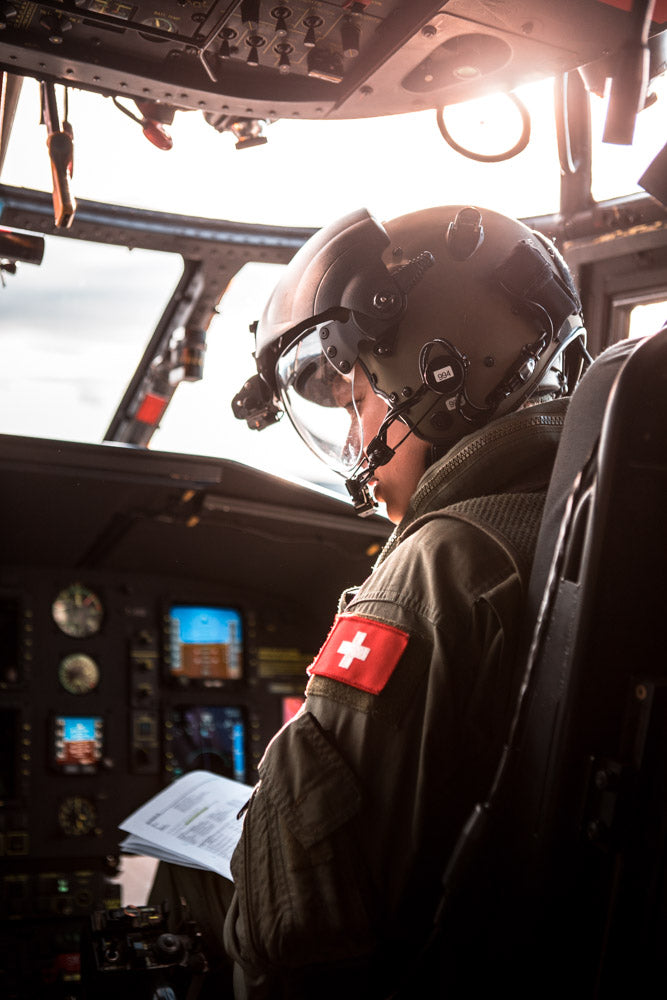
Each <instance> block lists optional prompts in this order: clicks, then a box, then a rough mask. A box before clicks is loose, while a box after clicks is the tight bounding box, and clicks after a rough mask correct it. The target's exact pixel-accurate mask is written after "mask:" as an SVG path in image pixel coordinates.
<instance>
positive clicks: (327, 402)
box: [276, 329, 365, 477]
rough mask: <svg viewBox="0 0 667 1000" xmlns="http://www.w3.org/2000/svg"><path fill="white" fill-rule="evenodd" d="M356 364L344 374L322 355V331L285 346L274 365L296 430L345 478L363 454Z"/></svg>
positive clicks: (308, 333)
mask: <svg viewBox="0 0 667 1000" xmlns="http://www.w3.org/2000/svg"><path fill="white" fill-rule="evenodd" d="M357 368H358V366H355V367H354V368H353V369H352V371H351V372H350V374H349V375H342V374H341V373H340V372H338V371H337V370H336V369H335V368H334V367H333V365H332V364H331V362H330V361H328V360H327V357H326V355H325V354H323V353H322V342H321V340H320V336H319V329H315V330H309V331H308V332H307V333H305V334H304V336H303V337H301V338H300V339H299V340H297V341H295V342H294V343H293V344H291V345H290V346H289V347H288V348H286V349H285V350H284V351H283V353H282V354H281V355H280V357H279V359H278V363H277V365H276V381H277V385H278V388H279V391H280V396H281V399H282V403H283V406H284V408H285V411H286V413H287V415H288V416H289V418H290V420H291V421H292V424H293V425H294V427H295V429H296V431H297V433H298V434H299V436H300V437H301V438H302V439H303V441H305V443H306V444H307V445H308V447H309V448H310V449H311V451H313V452H314V453H315V454H316V455H317V457H318V458H320V459H322V461H323V462H325V463H326V465H328V466H329V468H330V469H333V470H334V472H338V473H339V474H340V475H342V476H345V477H348V476H349V475H350V474H351V473H352V472H353V471H354V470H355V469H356V467H357V466H358V465H359V463H360V461H361V459H362V457H363V444H364V443H363V436H362V430H361V421H360V419H359V414H358V412H357V406H356V403H355V398H354V397H355V393H354V378H355V372H356V371H357ZM361 377H365V376H361Z"/></svg>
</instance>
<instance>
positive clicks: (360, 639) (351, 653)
mask: <svg viewBox="0 0 667 1000" xmlns="http://www.w3.org/2000/svg"><path fill="white" fill-rule="evenodd" d="M365 638H366V633H365V632H357V634H356V635H355V637H354V639H353V640H352V642H350V641H349V639H344V640H343V641H342V642H341V644H340V646H339V647H338V652H339V653H342V654H343V658H342V660H341V661H340V663H339V664H338V666H339V667H340V668H341V669H342V670H349V669H350V667H351V666H352V662H353V660H365V659H366V657H367V656H368V654H369V653H370V651H371V648H370V646H364V639H365Z"/></svg>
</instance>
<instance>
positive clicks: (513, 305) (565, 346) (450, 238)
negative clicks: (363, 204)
mask: <svg viewBox="0 0 667 1000" xmlns="http://www.w3.org/2000/svg"><path fill="white" fill-rule="evenodd" d="M253 329H254V331H255V339H256V351H255V360H256V365H257V371H258V374H257V375H256V376H253V378H252V379H249V380H248V382H247V383H246V384H245V386H244V387H243V389H242V390H241V391H240V392H239V393H238V394H237V396H236V397H235V398H234V400H233V403H232V407H233V409H234V412H235V414H236V416H238V417H239V418H243V419H246V420H247V422H248V424H249V426H251V427H254V428H257V429H261V428H262V427H265V426H267V425H268V424H269V423H272V422H273V421H274V420H276V419H278V417H279V416H280V415H281V412H282V411H284V412H286V413H287V414H288V416H289V418H290V419H291V421H292V423H293V425H294V427H295V428H296V430H297V432H298V433H299V435H300V436H301V437H302V438H303V440H304V441H305V442H306V444H308V446H309V447H310V448H311V449H312V450H313V451H314V452H315V453H316V454H317V455H318V456H319V457H320V458H322V459H323V460H324V461H325V462H326V463H327V464H328V465H329V466H330V467H331V468H332V469H334V470H336V471H337V472H339V473H341V474H342V475H343V476H344V477H345V479H346V485H347V488H348V490H349V492H350V494H351V496H352V499H353V502H354V504H355V507H356V508H357V510H358V512H359V513H361V514H365V513H369V512H370V511H372V509H373V506H374V503H373V501H372V499H371V498H370V494H369V491H368V487H367V485H366V484H367V482H368V481H369V479H370V478H371V477H372V474H373V471H374V469H376V468H378V466H380V465H383V464H386V462H388V461H389V460H390V459H391V457H392V455H393V454H394V452H393V450H392V449H391V448H390V447H389V446H388V445H387V441H386V434H387V429H388V427H389V426H390V425H391V423H392V422H393V421H394V420H401V421H402V422H403V423H404V424H405V425H406V427H407V429H408V431H407V432H408V433H414V434H416V435H417V436H418V437H419V438H421V439H423V440H425V441H427V442H430V443H431V444H432V445H433V448H434V454H441V453H444V451H446V450H447V449H448V448H449V447H451V446H452V445H453V444H454V443H456V441H458V440H459V439H460V438H461V437H463V436H464V435H465V434H468V433H470V432H471V431H473V430H475V429H476V428H478V427H480V426H482V425H483V424H485V423H487V422H488V421H489V420H491V419H493V418H494V417H498V416H501V415H502V414H505V413H508V412H510V411H513V410H516V409H517V408H518V407H519V406H521V405H522V404H523V403H524V401H525V400H526V399H527V398H528V397H529V396H531V394H533V393H534V392H535V391H536V389H537V388H538V387H540V386H542V387H544V385H545V383H547V382H549V381H550V382H551V386H550V389H551V391H552V392H553V393H555V394H557V395H561V394H565V393H566V392H567V391H568V389H569V390H571V389H572V388H573V387H574V383H575V382H576V379H577V378H578V377H579V375H580V373H581V368H582V358H584V357H587V355H586V351H585V330H584V328H583V321H582V318H581V304H580V302H579V297H578V295H577V292H576V290H575V287H574V284H573V282H572V278H571V276H570V273H569V271H568V268H567V265H566V264H565V262H564V260H563V258H562V257H561V255H560V253H559V252H558V250H557V249H556V248H555V246H554V245H553V244H552V243H551V242H550V241H549V240H548V239H547V238H546V237H545V236H543V235H541V234H539V233H537V232H535V231H533V230H531V229H530V228H529V227H528V226H526V225H524V224H523V223H521V222H518V221H517V220H515V219H511V218H508V217H506V216H504V215H501V214H499V213H498V212H494V211H491V210H488V209H479V208H476V207H473V206H469V205H453V206H445V207H440V208H431V209H426V210H424V211H420V212H415V213H411V214H409V215H405V216H402V217H401V218H398V219H395V220H393V221H392V222H388V223H385V224H384V225H382V224H380V223H379V222H378V221H377V220H376V219H374V218H373V216H372V215H370V214H369V213H368V212H367V211H366V210H365V209H361V210H358V211H356V212H354V213H352V214H350V215H347V216H346V217H344V218H343V219H341V220H339V221H338V222H335V223H333V224H332V225H329V226H327V227H325V228H324V229H321V230H319V231H318V232H317V233H316V234H315V235H314V236H313V237H312V238H311V239H310V240H309V241H308V242H307V243H305V244H304V246H303V247H301V249H300V250H299V251H298V252H297V254H296V255H295V256H294V257H293V259H292V260H291V262H290V263H289V264H288V265H287V267H286V269H285V272H284V274H283V276H282V278H281V279H280V281H279V282H278V284H277V286H276V288H275V289H274V291H273V293H272V295H271V296H270V298H269V301H268V303H267V305H266V308H265V309H264V312H263V315H262V317H261V319H260V320H259V322H258V323H256V324H254V326H253ZM564 351H568V352H569V354H570V360H569V362H568V363H567V364H564V363H563V359H562V354H563V352H564ZM360 377H364V378H367V379H368V381H369V382H370V384H371V386H372V388H373V390H374V391H375V392H376V393H377V394H378V395H379V396H381V397H382V399H383V400H385V401H386V403H387V415H386V417H385V419H384V420H383V422H382V425H381V427H380V429H379V431H378V433H377V435H376V437H375V438H374V439H373V440H372V441H371V442H368V441H366V442H364V441H363V439H362V435H361V425H360V421H359V418H358V414H357V413H356V410H355V404H354V399H355V390H354V383H355V379H357V378H360Z"/></svg>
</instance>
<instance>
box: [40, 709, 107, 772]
mask: <svg viewBox="0 0 667 1000" xmlns="http://www.w3.org/2000/svg"><path fill="white" fill-rule="evenodd" d="M103 738H104V722H103V719H102V718H101V717H100V716H99V715H60V716H58V717H57V718H56V720H55V726H54V748H53V752H54V760H55V762H56V764H58V765H59V766H60V767H63V768H66V769H67V770H69V771H73V770H77V769H81V768H84V769H90V768H94V767H95V766H96V765H97V764H98V762H99V760H100V759H101V757H102V743H103Z"/></svg>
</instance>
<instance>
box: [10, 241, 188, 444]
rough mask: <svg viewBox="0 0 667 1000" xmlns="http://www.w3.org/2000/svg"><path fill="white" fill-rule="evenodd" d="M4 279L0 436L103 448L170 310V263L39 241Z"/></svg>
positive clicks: (150, 255)
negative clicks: (32, 254)
mask: <svg viewBox="0 0 667 1000" xmlns="http://www.w3.org/2000/svg"><path fill="white" fill-rule="evenodd" d="M17 268H18V271H17V274H15V275H7V276H6V277H4V276H3V280H4V285H5V287H4V288H0V306H1V308H2V331H1V332H0V343H1V344H2V365H1V366H0V432H1V433H3V434H23V435H27V436H34V437H46V438H60V439H63V440H66V441H88V442H99V441H101V440H102V439H103V437H104V434H105V431H106V429H107V427H108V425H109V421H110V420H111V417H112V416H113V414H114V412H115V410H116V407H117V406H118V403H119V400H120V399H121V397H122V395H123V393H124V391H125V387H126V385H127V383H128V381H129V379H130V377H131V375H132V373H133V372H134V370H135V368H136V367H137V365H138V363H139V361H140V359H141V357H142V355H143V353H144V350H145V348H146V345H147V343H148V340H149V339H150V336H151V334H152V332H153V329H154V328H155V325H156V323H157V321H158V320H159V318H160V315H161V313H162V310H163V309H164V307H165V305H166V304H167V301H168V300H169V298H170V296H171V293H172V291H173V288H174V286H175V285H176V282H177V281H178V278H179V275H180V273H181V271H182V269H183V261H182V260H181V258H179V257H175V256H174V255H173V254H164V253H155V252H149V251H146V250H133V251H131V252H130V251H129V250H128V249H127V248H125V247H117V246H108V245H102V244H98V243H79V242H78V241H76V240H67V239H58V238H57V237H49V236H47V237H46V246H45V252H44V259H43V261H42V264H41V265H40V266H39V267H35V266H33V265H30V264H18V265H17Z"/></svg>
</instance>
